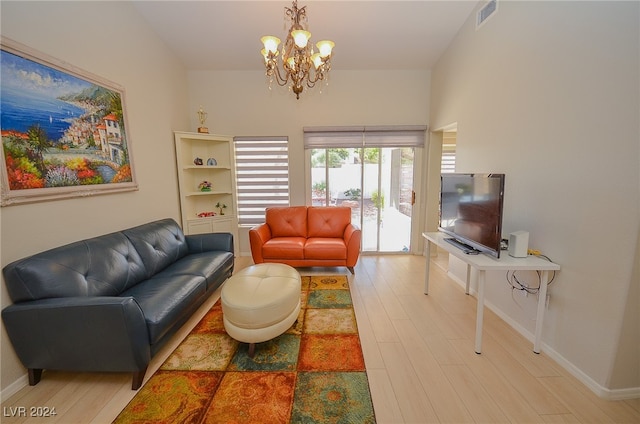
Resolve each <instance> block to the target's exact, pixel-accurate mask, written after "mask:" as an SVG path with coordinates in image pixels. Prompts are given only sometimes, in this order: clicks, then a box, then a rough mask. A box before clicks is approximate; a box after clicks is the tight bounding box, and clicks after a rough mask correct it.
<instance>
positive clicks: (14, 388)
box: [0, 374, 29, 400]
mask: <svg viewBox="0 0 640 424" xmlns="http://www.w3.org/2000/svg"><path fill="white" fill-rule="evenodd" d="M28 384H29V376H28V375H27V374H25V375H23V376H22V377H20V378H18V379H17V380H16V381H14V382H13V383H11V384H9V385H8V386H7V387H5V388H4V389H3V390H2V392H0V399H2V400H5V399H9V398H10V397H11V396H13V395H15V394H16V393H18V392H19V391H20V390H22V388H24V387H26V386H27V385H28Z"/></svg>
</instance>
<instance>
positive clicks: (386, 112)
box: [189, 59, 431, 254]
mask: <svg viewBox="0 0 640 424" xmlns="http://www.w3.org/2000/svg"><path fill="white" fill-rule="evenodd" d="M336 60H337V59H336ZM336 67H337V66H336ZM430 77H431V76H430V73H429V72H426V71H401V72H385V71H335V70H334V71H331V79H330V83H329V86H328V87H325V88H324V89H323V92H322V93H320V92H319V90H318V87H316V88H315V89H313V90H309V91H307V89H305V91H303V93H302V94H301V95H300V99H299V100H296V98H295V95H294V94H293V93H292V92H289V91H288V90H287V89H286V88H283V87H278V86H277V85H275V84H274V85H275V86H274V87H273V88H272V90H271V91H270V90H269V89H268V84H267V83H266V80H265V77H264V73H263V72H261V71H256V72H250V71H246V72H224V71H189V101H190V103H191V107H190V110H192V111H193V113H192V116H191V119H192V122H191V126H192V130H194V129H195V128H196V127H197V126H198V120H197V116H196V113H195V112H196V111H197V110H198V108H199V106H200V105H202V107H203V108H204V109H205V110H206V111H207V113H208V119H207V122H206V124H207V127H208V128H209V132H211V133H216V134H227V135H234V136H288V137H289V177H290V189H291V204H292V205H303V204H305V192H306V191H305V189H306V183H305V178H306V177H307V176H306V174H305V166H304V163H305V154H304V148H303V132H302V128H303V127H304V126H321V125H395V124H398V125H400V124H408V125H414V124H428V116H429V104H428V99H429V96H430V87H429V80H430ZM239 238H240V240H239V243H240V252H241V253H242V254H249V252H250V248H249V240H248V234H247V229H241V231H240V235H239Z"/></svg>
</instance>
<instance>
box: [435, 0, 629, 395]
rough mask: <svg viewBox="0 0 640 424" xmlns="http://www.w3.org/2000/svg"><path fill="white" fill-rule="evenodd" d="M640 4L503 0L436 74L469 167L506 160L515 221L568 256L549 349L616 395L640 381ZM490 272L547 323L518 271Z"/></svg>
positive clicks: (541, 243)
mask: <svg viewBox="0 0 640 424" xmlns="http://www.w3.org/2000/svg"><path fill="white" fill-rule="evenodd" d="M639 17H640V12H639V3H637V2H608V1H607V2H519V1H518V2H511V1H502V2H500V4H499V10H498V13H497V14H496V15H495V16H493V17H491V18H490V20H489V21H487V22H486V24H485V25H484V26H483V27H481V28H480V29H479V30H478V31H476V30H475V22H474V18H475V15H472V16H471V17H470V19H469V20H468V21H467V23H466V24H465V26H464V27H463V28H462V30H461V31H460V32H459V34H458V36H457V37H456V39H455V40H454V42H453V43H452V45H451V46H450V47H449V49H448V50H447V52H446V54H445V55H444V56H443V57H442V58H441V60H440V61H439V63H438V64H437V66H436V67H435V68H434V70H433V74H432V84H431V86H432V93H433V95H432V98H431V100H432V103H431V123H432V127H433V128H438V127H439V126H442V125H446V124H449V123H451V122H457V123H458V139H457V143H458V144H457V170H458V171H459V172H471V171H476V172H504V173H505V174H506V189H505V205H504V206H505V216H504V223H503V225H504V235H508V234H509V233H510V232H512V231H516V230H527V231H529V232H530V241H529V245H530V247H531V248H535V249H539V250H541V251H542V252H543V253H544V254H546V255H548V256H549V257H551V258H552V259H553V260H554V261H555V262H557V263H559V264H560V265H561V266H562V270H561V271H560V273H559V274H558V276H557V277H556V280H555V281H554V282H553V284H552V286H551V299H550V305H549V308H548V310H547V314H546V316H545V321H544V331H543V342H544V344H545V345H546V346H545V349H544V350H545V351H547V352H548V353H551V354H553V355H555V356H556V357H557V358H558V359H559V360H560V361H561V362H564V363H565V365H566V366H568V367H569V368H570V369H572V371H573V372H574V373H575V374H576V375H578V376H579V377H580V378H581V379H582V380H583V381H584V382H586V383H587V384H589V385H590V387H592V389H594V390H596V391H597V392H599V393H600V394H602V395H605V396H616V393H615V392H613V391H612V390H611V389H621V388H627V389H628V388H632V389H633V388H635V393H636V395H637V393H640V359H638V358H640V340H639V338H638V324H637V323H638V322H639V320H640V317H639V315H638V314H639V312H638V309H637V301H634V302H630V303H629V304H628V303H627V296H628V294H631V293H635V294H637V293H638V284H639V283H638V278H637V270H636V271H635V274H633V270H634V268H633V267H634V260H635V259H636V258H637V255H638V246H637V237H638V231H639V224H640V222H639V217H640V175H639V168H640V166H639V165H640V151H639V148H640V146H639V139H640V138H639V127H638V117H639V113H640V110H639V90H638V87H639V71H640V70H639V62H640V57H639V52H640V46H639V43H640V41H639V40H640V37H639V22H640V19H639ZM490 277H491V278H489V280H488V285H487V291H486V297H487V300H488V302H490V303H491V304H493V305H494V306H495V308H497V309H498V310H499V311H500V312H501V313H502V314H504V315H505V316H506V317H507V319H509V320H510V321H512V322H513V323H515V325H516V326H520V327H521V328H523V329H525V330H526V331H528V332H533V329H534V326H535V322H534V320H533V319H534V318H535V308H534V304H535V302H536V299H535V298H534V297H533V296H529V297H528V298H526V299H525V298H524V297H522V296H520V295H518V296H517V297H516V299H517V301H514V300H513V299H512V294H511V291H510V290H509V287H508V286H507V284H506V280H505V278H504V275H502V274H496V275H492V276H490ZM522 277H523V278H525V277H526V278H527V279H528V281H531V282H532V283H533V284H535V283H536V282H537V279H536V276H535V274H533V275H525V274H523V275H522ZM631 308H634V309H635V310H633V309H631ZM625 314H626V315H625ZM629 321H630V322H629ZM620 349H622V350H623V351H620ZM616 358H617V360H616ZM622 370H626V372H624V371H622Z"/></svg>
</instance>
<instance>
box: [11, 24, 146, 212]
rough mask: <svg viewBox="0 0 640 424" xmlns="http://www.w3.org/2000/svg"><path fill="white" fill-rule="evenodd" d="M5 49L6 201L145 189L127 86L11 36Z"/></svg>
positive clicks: (63, 197)
mask: <svg viewBox="0 0 640 424" xmlns="http://www.w3.org/2000/svg"><path fill="white" fill-rule="evenodd" d="M0 55H2V56H1V60H0V66H1V69H0V72H1V74H0V99H1V100H2V107H1V108H0V111H1V112H0V115H1V118H2V120H1V122H0V133H1V137H2V149H0V158H1V166H0V168H1V175H0V177H1V180H0V182H1V190H0V206H11V205H18V204H24V203H32V202H42V201H51V200H58V199H66V198H73V197H88V196H94V195H101V194H111V193H121V192H126V191H135V190H138V183H137V180H136V175H135V168H134V165H133V151H132V146H131V138H130V137H129V134H128V129H129V128H130V127H129V125H128V122H127V113H126V106H125V90H124V88H123V87H122V86H120V85H118V84H116V83H114V82H112V81H109V80H106V79H104V78H102V77H99V76H97V75H95V74H92V73H90V72H88V71H85V70H82V69H79V68H77V67H75V66H72V65H70V64H68V63H66V62H63V61H61V60H58V59H56V58H54V57H51V56H49V55H47V54H45V53H42V52H39V51H37V50H34V49H32V48H30V47H28V46H25V45H23V44H21V43H18V42H16V41H14V40H11V39H9V38H7V37H0ZM47 115H48V116H47Z"/></svg>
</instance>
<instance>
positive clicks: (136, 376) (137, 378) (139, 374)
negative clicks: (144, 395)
mask: <svg viewBox="0 0 640 424" xmlns="http://www.w3.org/2000/svg"><path fill="white" fill-rule="evenodd" d="M146 372H147V369H146V368H145V369H143V370H142V371H136V372H134V373H133V382H132V383H131V390H138V389H139V388H140V386H142V382H143V381H144V374H145V373H146Z"/></svg>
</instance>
